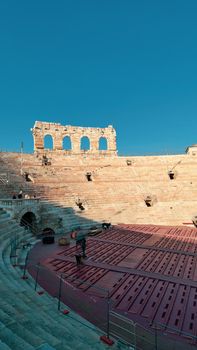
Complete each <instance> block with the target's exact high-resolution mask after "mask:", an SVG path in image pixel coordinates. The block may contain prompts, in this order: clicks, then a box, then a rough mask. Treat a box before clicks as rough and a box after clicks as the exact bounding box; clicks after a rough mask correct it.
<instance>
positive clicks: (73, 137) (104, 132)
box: [31, 121, 117, 156]
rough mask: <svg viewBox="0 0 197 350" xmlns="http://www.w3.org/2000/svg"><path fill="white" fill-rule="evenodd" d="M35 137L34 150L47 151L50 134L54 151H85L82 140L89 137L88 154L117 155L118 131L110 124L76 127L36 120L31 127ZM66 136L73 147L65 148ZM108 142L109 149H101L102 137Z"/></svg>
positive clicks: (71, 152) (76, 152)
mask: <svg viewBox="0 0 197 350" xmlns="http://www.w3.org/2000/svg"><path fill="white" fill-rule="evenodd" d="M31 131H32V134H33V138H34V151H36V152H39V153H43V152H45V147H44V138H45V136H47V135H50V136H51V137H52V139H53V151H56V152H57V151H58V152H65V153H70V154H80V153H82V154H83V153H84V150H83V149H82V148H81V140H82V138H83V137H87V138H88V139H89V142H90V149H88V150H86V151H85V152H87V153H88V154H97V155H98V154H102V153H104V154H105V155H109V156H110V155H113V156H114V155H116V154H117V150H116V131H115V129H114V128H113V127H112V125H109V126H108V127H107V128H91V127H87V128H86V127H75V126H70V125H66V126H63V125H61V124H59V123H47V122H39V121H36V122H35V125H34V127H33V128H32V129H31ZM65 137H68V138H70V142H71V149H70V150H69V151H68V150H64V149H63V140H64V138H65ZM102 138H103V139H105V140H106V142H107V149H106V150H100V149H99V142H100V140H101V139H102Z"/></svg>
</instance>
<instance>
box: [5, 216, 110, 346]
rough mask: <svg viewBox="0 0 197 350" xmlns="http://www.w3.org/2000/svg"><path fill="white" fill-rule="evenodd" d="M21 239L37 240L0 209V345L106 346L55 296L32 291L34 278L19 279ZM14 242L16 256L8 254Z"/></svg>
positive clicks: (90, 328) (96, 333)
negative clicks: (60, 309) (61, 306)
mask: <svg viewBox="0 0 197 350" xmlns="http://www.w3.org/2000/svg"><path fill="white" fill-rule="evenodd" d="M24 240H25V241H28V242H30V243H31V244H34V243H35V242H36V240H35V238H34V237H33V236H32V233H31V232H30V231H28V232H27V231H26V230H25V229H24V228H23V227H21V226H19V225H18V224H17V222H16V221H15V220H13V219H11V218H10V216H9V214H8V213H7V212H6V211H5V210H4V209H0V243H1V245H0V246H1V248H0V256H1V260H0V279H1V284H0V292H1V299H0V339H1V341H0V349H1V350H33V349H37V350H39V349H40V350H42V349H43V350H49V349H50V350H69V349H82V350H83V349H84V350H85V349H87V350H88V349H89V350H92V349H95V350H97V349H98V350H102V349H106V348H107V346H106V345H105V344H103V343H102V342H101V341H100V338H99V337H100V335H101V334H100V332H99V330H97V329H96V327H94V326H93V325H91V324H90V323H89V322H87V321H85V320H84V319H82V318H81V317H80V316H78V315H76V314H75V313H73V312H72V311H71V310H70V314H69V315H67V316H65V315H63V313H61V312H58V311H57V301H56V300H54V298H52V297H50V296H49V295H48V294H47V293H44V294H43V295H39V294H38V293H36V292H35V290H34V285H35V282H34V281H33V279H32V278H31V276H30V275H29V276H28V279H27V280H23V279H21V276H22V270H21V268H20V266H16V264H15V263H16V262H17V264H19V265H24V261H25V258H26V253H27V251H26V250H24V248H23V244H22V242H23V241H24ZM13 243H16V244H17V249H15V253H16V252H17V256H18V257H17V258H16V257H11V255H12V254H13V251H12V249H11V247H12V245H13ZM12 248H13V247H12ZM15 248H16V247H15ZM13 265H14V266H13ZM112 348H113V349H116V348H117V346H116V345H114V346H113V347H112Z"/></svg>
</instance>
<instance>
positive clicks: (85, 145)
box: [80, 136, 90, 151]
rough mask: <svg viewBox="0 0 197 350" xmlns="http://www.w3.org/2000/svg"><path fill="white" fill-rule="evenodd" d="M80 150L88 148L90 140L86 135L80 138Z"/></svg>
mask: <svg viewBox="0 0 197 350" xmlns="http://www.w3.org/2000/svg"><path fill="white" fill-rule="evenodd" d="M80 149H81V150H84V151H87V150H89V149H90V140H89V138H88V137H87V136H83V137H82V138H81V147H80Z"/></svg>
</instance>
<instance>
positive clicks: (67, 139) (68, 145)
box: [62, 136, 72, 151]
mask: <svg viewBox="0 0 197 350" xmlns="http://www.w3.org/2000/svg"><path fill="white" fill-rule="evenodd" d="M62 143H63V149H65V150H67V151H68V150H71V149H72V144H71V139H70V136H65V137H64V138H63V142H62Z"/></svg>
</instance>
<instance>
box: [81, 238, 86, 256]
mask: <svg viewBox="0 0 197 350" xmlns="http://www.w3.org/2000/svg"><path fill="white" fill-rule="evenodd" d="M81 249H82V254H83V255H82V256H83V258H86V257H87V256H86V239H85V237H84V238H83V239H82V240H81Z"/></svg>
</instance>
